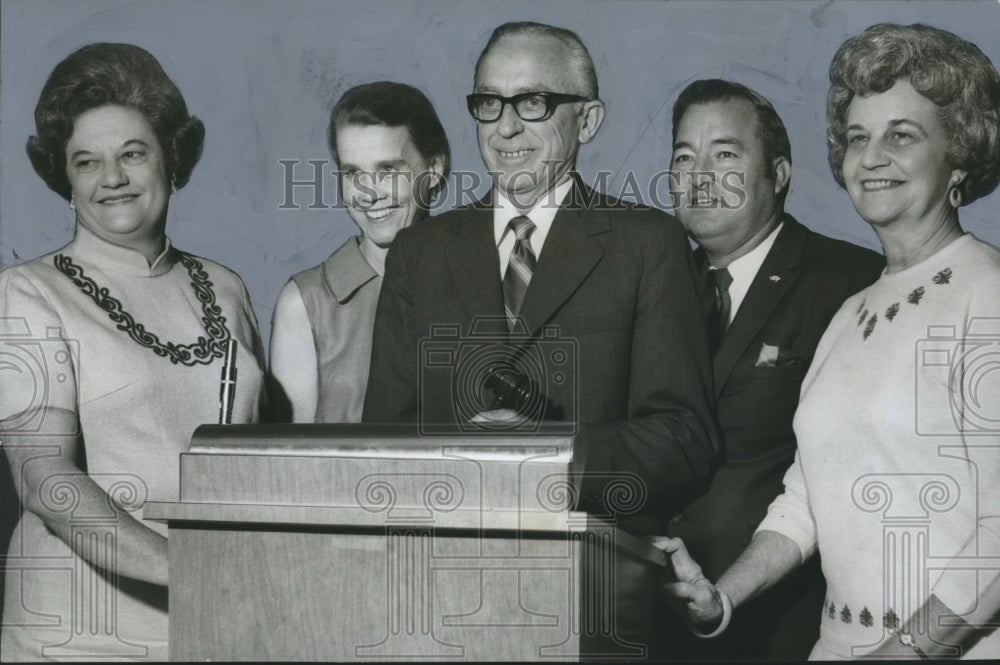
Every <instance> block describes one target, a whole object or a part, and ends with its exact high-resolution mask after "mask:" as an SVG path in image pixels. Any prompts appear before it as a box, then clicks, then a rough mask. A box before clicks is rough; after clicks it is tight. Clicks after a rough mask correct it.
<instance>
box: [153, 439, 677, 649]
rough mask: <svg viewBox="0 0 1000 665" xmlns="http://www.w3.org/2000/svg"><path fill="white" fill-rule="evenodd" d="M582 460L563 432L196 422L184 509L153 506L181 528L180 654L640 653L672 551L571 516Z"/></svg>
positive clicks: (634, 489) (176, 568) (175, 570)
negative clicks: (441, 432)
mask: <svg viewBox="0 0 1000 665" xmlns="http://www.w3.org/2000/svg"><path fill="white" fill-rule="evenodd" d="M578 464H579V460H574V458H573V450H572V438H571V437H569V436H560V435H540V434H535V435H506V436H503V435H496V434H492V435H490V436H487V437H483V436H470V435H466V436H439V437H433V438H428V437H420V436H417V435H416V434H415V433H414V432H413V431H412V430H409V429H406V428H395V427H388V428H387V427H379V428H372V427H370V426H360V425H295V426H292V425H275V426H205V427H202V428H200V429H199V430H198V431H197V432H196V433H195V436H194V438H193V440H192V445H191V449H190V452H189V453H186V454H184V455H182V456H181V485H180V500H179V501H178V502H174V503H164V502H160V503H149V504H147V505H146V507H145V516H146V517H147V518H152V519H157V520H163V521H166V522H167V523H168V524H169V528H170V539H169V559H170V587H169V588H170V656H171V659H173V660H207V659H211V660H338V661H347V660H363V661H373V660H389V661H396V660H403V661H411V660H480V661H481V660H576V659H587V658H593V659H600V660H608V659H629V660H635V659H643V658H645V657H646V656H647V646H646V636H647V635H648V634H649V627H648V623H649V620H650V618H651V617H652V616H653V609H652V603H653V598H654V594H656V593H657V590H658V588H659V583H660V575H661V572H662V566H663V565H664V558H663V555H662V553H661V552H660V551H659V550H657V549H655V548H653V547H652V546H650V545H649V544H647V543H646V542H645V541H643V540H641V539H639V538H636V537H634V536H631V535H629V534H627V533H625V532H623V531H621V530H620V529H618V528H616V527H615V525H614V524H613V523H612V522H611V521H608V520H605V519H601V518H600V517H595V516H592V515H587V514H584V513H577V512H572V511H570V510H569V508H570V507H571V506H573V505H574V502H575V493H576V487H577V484H576V482H575V479H577V480H578V478H577V475H578V474H576V468H577V466H578ZM607 486H608V491H609V494H608V495H607V496H608V499H609V500H610V501H611V502H612V505H615V506H616V508H620V509H621V512H624V513H627V512H628V511H629V509H630V506H634V507H635V509H638V507H639V506H641V504H642V501H643V500H644V492H643V488H642V485H641V483H640V482H639V480H638V478H635V477H633V476H627V475H623V476H621V477H618V478H611V479H609V483H608V485H607Z"/></svg>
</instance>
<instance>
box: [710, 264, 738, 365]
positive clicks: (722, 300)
mask: <svg viewBox="0 0 1000 665" xmlns="http://www.w3.org/2000/svg"><path fill="white" fill-rule="evenodd" d="M710 274H711V275H712V279H713V281H714V282H715V308H714V312H713V315H712V316H711V317H709V325H713V324H714V325H715V326H716V328H715V330H714V331H710V334H714V335H715V346H714V348H713V349H712V351H713V353H714V352H715V351H716V350H717V349H718V348H719V345H720V344H722V338H723V336H725V334H726V329H727V328H729V315H730V313H731V312H732V309H733V301H732V299H731V298H730V297H729V285H730V284H732V283H733V276H732V275H730V274H729V271H728V270H726V269H725V268H718V269H716V270H712V271H711V273H710ZM713 319H714V320H713Z"/></svg>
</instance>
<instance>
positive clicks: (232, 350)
mask: <svg viewBox="0 0 1000 665" xmlns="http://www.w3.org/2000/svg"><path fill="white" fill-rule="evenodd" d="M238 346H239V345H238V344H237V343H236V340H235V339H230V340H229V342H228V343H227V344H226V359H225V361H224V362H223V363H222V379H221V382H220V388H219V424H220V425H229V424H230V423H231V422H232V420H233V402H234V400H235V399H236V349H237V347H238Z"/></svg>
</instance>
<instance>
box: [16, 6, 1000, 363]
mask: <svg viewBox="0 0 1000 665" xmlns="http://www.w3.org/2000/svg"><path fill="white" fill-rule="evenodd" d="M511 20H534V21H541V22H545V23H551V24H554V25H558V26H562V27H566V28H569V29H571V30H574V31H575V32H577V33H578V34H579V35H580V36H581V38H582V39H583V41H584V43H585V44H586V45H587V47H588V48H589V49H590V52H591V54H592V56H593V58H594V61H595V63H596V65H597V74H598V80H599V83H600V91H601V98H602V99H603V100H604V101H605V103H606V104H607V108H608V115H607V120H606V121H605V124H604V127H603V128H602V129H601V132H600V133H599V135H598V136H597V138H596V140H595V141H594V142H593V143H591V144H590V145H586V146H584V147H583V149H582V151H581V154H580V162H579V168H580V171H581V173H582V175H583V177H584V179H585V180H586V181H588V182H594V181H595V179H596V174H597V173H598V172H599V171H608V172H611V173H612V174H614V175H613V177H611V178H609V179H608V181H607V185H606V186H605V189H606V190H607V191H610V192H612V193H619V192H621V191H622V189H623V187H625V184H626V182H627V181H628V180H629V175H628V174H631V178H632V180H633V182H636V183H639V184H640V186H641V187H645V183H648V182H649V181H650V179H651V178H652V177H653V176H654V175H655V174H656V173H657V172H658V171H661V170H665V169H667V168H668V165H669V157H670V109H671V106H672V104H673V102H674V100H675V98H676V96H677V94H678V93H679V91H680V90H681V89H682V88H683V87H684V86H685V85H686V84H687V83H689V82H690V81H692V80H695V79H698V78H709V77H723V78H728V79H732V80H736V81H739V82H741V83H744V84H746V85H748V86H750V87H751V88H753V89H755V90H757V91H758V92H760V93H762V94H763V95H764V96H766V97H768V98H769V99H770V100H771V101H772V102H773V103H774V105H775V107H776V108H777V110H778V113H779V114H780V115H781V117H782V119H783V120H784V122H785V124H786V126H787V128H788V132H789V135H790V138H791V143H792V153H793V170H792V182H791V193H790V195H789V198H788V201H787V205H786V208H787V210H788V211H789V212H791V213H792V214H793V215H795V216H796V217H797V218H798V219H799V221H801V222H803V223H805V224H806V225H807V226H810V227H811V228H813V229H815V230H817V231H820V232H821V233H825V234H827V235H831V236H834V237H839V238H844V239H847V240H850V241H852V242H855V243H857V244H861V245H865V246H868V247H872V248H876V249H877V248H878V243H877V241H876V239H875V236H874V234H873V233H872V232H871V230H870V229H869V228H868V227H867V225H866V224H865V223H864V222H863V221H862V220H861V219H860V218H859V217H858V215H857V213H856V212H855V211H854V209H853V207H852V205H851V202H850V200H849V199H848V197H847V194H846V193H845V192H844V191H843V190H841V189H840V188H839V187H838V186H837V185H836V183H834V181H833V177H832V176H831V174H830V170H829V167H828V166H827V163H826V142H825V128H826V120H825V99H826V92H827V86H828V78H827V71H828V68H829V65H830V59H831V58H832V56H833V54H834V52H835V51H836V49H837V47H838V46H839V45H840V44H841V43H842V42H843V41H844V40H845V39H846V38H848V37H850V36H852V35H855V34H857V33H859V32H861V31H862V30H863V29H864V28H866V27H868V26H869V25H871V24H873V23H877V22H881V21H892V22H898V23H916V22H920V23H927V24H929V25H933V26H936V27H940V28H945V29H947V30H951V31H952V32H955V33H957V34H958V35H959V36H961V37H963V38H965V39H968V40H970V41H972V42H974V43H975V44H977V45H978V46H979V47H980V48H981V49H982V50H983V51H984V52H985V53H986V54H987V55H988V56H989V57H990V58H991V59H992V60H993V62H994V63H995V64H1000V39H998V36H1000V3H998V2H997V1H996V0H987V1H981V2H980V1H957V2H916V1H914V2H906V1H895V0H892V1H888V0H887V1H875V2H860V1H851V2H846V1H841V2H833V1H826V2H811V1H773V2H764V1H759V2H739V1H729V2H723V1H714V0H707V1H702V2H692V1H677V2H666V1H662V2H657V1H650V0H646V1H631V2H630V1H621V0H619V1H597V0H591V1H587V0H576V1H543V2H527V1H499V0H498V1H494V2H478V1H476V2H473V1H469V0H419V1H417V2H406V3H403V2H395V1H391V0H363V1H359V0H349V1H343V2H334V1H319V0H280V1H279V0H208V1H206V0H198V1H195V0H172V1H171V2H154V1H143V2H137V1H135V0H132V1H124V0H4V1H3V3H2V5H0V21H2V23H0V155H2V159H0V267H7V266H10V265H14V264H16V263H19V262H21V261H25V260H29V259H32V258H35V257H36V256H39V255H41V254H44V253H47V252H50V251H52V250H55V249H57V248H59V247H61V246H62V245H64V244H66V243H67V242H69V240H70V239H71V238H72V233H73V223H74V220H73V214H72V212H71V211H70V210H69V208H68V207H67V205H66V202H65V201H64V200H63V199H61V198H60V197H59V196H57V195H56V194H55V193H53V192H51V191H49V190H48V189H47V188H46V187H45V185H44V184H43V183H42V181H41V179H39V178H38V177H37V176H36V175H35V173H34V172H33V171H32V169H31V165H30V163H29V162H28V159H27V156H26V155H25V152H24V144H25V141H26V140H27V138H28V136H29V135H30V134H32V133H34V121H33V112H34V107H35V103H36V102H37V100H38V94H39V92H40V91H41V88H42V85H43V84H44V82H45V79H46V78H47V77H48V75H49V73H50V72H51V71H52V68H53V67H54V66H55V65H56V64H57V63H58V62H59V61H60V60H61V59H62V58H63V57H65V56H66V55H67V54H69V53H70V52H72V51H74V50H75V49H77V48H79V47H80V46H83V45H84V44H89V43H92V42H99V41H114V42H130V43H133V44H137V45H139V46H142V47H143V48H145V49H147V50H149V51H150V52H151V53H152V54H153V55H154V56H156V58H157V59H159V61H160V63H161V64H162V65H163V67H164V69H165V70H166V72H167V74H168V75H169V76H170V77H171V78H172V79H173V80H174V82H175V83H176V84H177V85H178V87H179V88H180V90H181V92H182V93H183V94H184V97H185V99H186V100H187V104H188V107H189V109H190V111H191V112H192V113H193V114H194V115H197V116H198V117H200V118H201V119H202V120H203V121H204V123H205V126H206V129H207V136H206V142H205V151H204V155H203V157H202V159H201V162H200V163H199V164H198V166H197V167H196V168H195V171H194V174H193V175H192V178H191V182H190V184H189V185H188V186H187V187H185V188H184V189H182V190H181V191H180V192H179V193H178V194H177V195H176V196H175V197H174V198H173V199H172V201H171V206H170V214H169V218H168V226H167V233H168V235H169V236H170V237H171V239H172V240H173V242H174V244H175V245H176V246H177V247H179V248H181V249H184V250H186V251H189V252H192V253H194V254H197V255H200V256H204V257H206V258H209V259H212V260H214V261H218V262H219V263H222V264H224V265H226V266H228V267H230V268H232V269H233V270H235V271H236V272H237V273H239V274H240V276H242V277H243V280H244V282H245V283H246V285H247V288H248V289H249V291H250V296H251V299H252V301H253V305H254V308H255V310H256V313H257V317H258V320H259V323H260V328H261V333H262V335H263V337H264V340H265V343H266V340H267V339H268V335H269V331H270V323H271V313H272V308H273V306H274V301H275V299H276V297H277V294H278V291H279V289H280V288H281V286H282V285H283V284H284V282H285V281H286V280H287V279H288V277H289V276H290V275H292V274H293V273H295V272H297V271H299V270H302V269H304V268H308V267H310V266H313V265H315V264H317V263H319V262H321V261H322V260H323V259H325V258H326V257H327V256H329V255H330V253H332V252H333V251H334V250H335V249H336V248H337V247H339V246H340V245H341V244H342V243H343V242H344V241H345V240H346V238H347V237H348V236H350V235H353V234H355V233H356V232H357V229H356V227H355V226H354V224H353V222H352V221H351V219H350V217H348V215H347V213H346V211H345V210H343V209H342V208H341V209H338V208H330V209H309V208H308V206H309V204H311V203H312V202H313V192H312V191H311V190H310V189H309V188H303V187H297V188H295V190H294V202H295V203H297V204H299V207H298V209H281V208H280V206H281V205H282V203H285V194H286V192H285V188H286V183H285V179H286V172H285V167H283V166H282V165H281V164H280V161H281V160H297V161H298V162H300V166H299V167H298V168H297V170H296V171H295V172H294V176H295V178H297V179H299V180H305V179H310V178H311V176H312V167H311V166H310V165H309V164H308V163H307V162H308V160H327V164H326V166H325V169H324V170H325V173H326V176H325V178H324V192H323V197H324V199H325V201H326V202H327V203H329V204H332V203H334V202H335V201H336V198H337V197H336V189H335V182H334V179H333V177H332V176H330V175H329V172H330V171H332V170H333V164H332V161H329V160H330V157H329V154H328V153H327V150H326V146H325V137H326V126H327V120H328V113H329V108H330V106H331V105H332V104H333V102H335V101H336V99H337V98H338V97H339V95H340V94H341V93H342V92H343V91H344V90H346V89H347V88H348V87H350V86H353V85H356V84H359V83H364V82H368V81H373V80H378V79H390V80H395V81H401V82H405V83H409V84H411V85H415V86H417V87H418V88H420V89H422V90H423V91H424V92H426V93H427V95H428V96H429V97H430V99H431V101H432V102H433V103H434V105H435V107H436V109H437V111H438V113H439V115H440V117H441V120H442V123H443V124H444V127H445V129H446V130H447V132H448V135H449V139H450V141H451V146H452V165H453V169H454V170H456V171H471V172H477V173H480V174H481V173H483V171H484V170H485V169H484V167H483V165H482V162H481V160H480V157H479V150H478V147H477V144H476V137H475V126H474V123H473V121H472V119H471V118H470V117H469V116H468V113H467V111H466V109H465V101H464V97H465V95H466V94H467V93H469V92H471V89H472V75H473V71H472V70H473V64H474V62H475V59H476V57H477V56H478V54H479V52H480V50H481V49H482V47H483V45H484V44H485V42H486V40H487V38H488V36H489V34H490V32H491V31H492V30H493V28H495V27H496V26H497V25H499V24H501V23H504V22H506V21H511ZM452 193H454V190H453V192H452ZM644 196H645V195H644ZM646 202H647V203H648V202H650V201H648V200H647V201H646ZM998 204H1000V193H994V194H992V195H991V196H989V197H987V198H986V199H982V200H980V201H979V202H977V203H975V204H974V205H972V206H969V207H967V208H963V209H962V214H961V217H962V223H963V225H964V226H965V228H966V229H967V230H970V231H972V232H974V233H976V234H977V235H978V236H979V237H980V238H982V239H984V240H986V241H988V242H991V243H993V244H994V245H1000V215H998V214H997V208H998Z"/></svg>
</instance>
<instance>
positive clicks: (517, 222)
mask: <svg viewBox="0 0 1000 665" xmlns="http://www.w3.org/2000/svg"><path fill="white" fill-rule="evenodd" d="M507 227H508V228H509V229H511V230H512V231H513V232H514V236H515V238H516V240H515V241H514V249H513V250H511V253H510V260H509V261H508V262H507V272H505V273H504V276H503V305H504V313H505V314H506V316H507V328H508V329H509V330H510V331H511V332H513V331H514V324H515V322H516V321H517V315H518V314H519V313H520V312H521V305H522V304H524V296H525V294H526V293H527V292H528V284H530V283H531V273H532V272H534V270H535V253H534V252H533V251H532V249H531V243H530V242H529V241H528V238H529V237H530V236H531V232H532V231H534V230H535V224H534V223H533V222H532V221H531V220H530V219H528V218H527V217H525V216H524V215H521V216H519V217H515V218H514V219H512V220H510V222H509V223H508V224H507Z"/></svg>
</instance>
